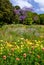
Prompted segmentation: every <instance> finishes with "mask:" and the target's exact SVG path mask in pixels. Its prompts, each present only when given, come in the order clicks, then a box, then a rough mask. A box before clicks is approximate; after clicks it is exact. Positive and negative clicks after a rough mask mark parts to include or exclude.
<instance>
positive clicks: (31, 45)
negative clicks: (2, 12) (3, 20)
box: [0, 24, 44, 65]
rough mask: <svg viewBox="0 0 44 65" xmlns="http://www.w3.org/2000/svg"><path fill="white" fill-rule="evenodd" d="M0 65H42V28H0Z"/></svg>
mask: <svg viewBox="0 0 44 65" xmlns="http://www.w3.org/2000/svg"><path fill="white" fill-rule="evenodd" d="M0 65H44V26H43V25H29V26H28V25H21V24H20V25H19V24H17V25H13V24H12V25H4V26H3V27H2V28H0Z"/></svg>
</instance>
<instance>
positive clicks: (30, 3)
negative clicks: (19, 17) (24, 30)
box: [10, 0, 44, 14]
mask: <svg viewBox="0 0 44 65" xmlns="http://www.w3.org/2000/svg"><path fill="white" fill-rule="evenodd" d="M10 2H11V3H12V5H13V6H16V5H18V6H20V7H21V8H23V7H28V8H33V9H34V11H35V12H36V13H38V14H41V13H44V0H10Z"/></svg>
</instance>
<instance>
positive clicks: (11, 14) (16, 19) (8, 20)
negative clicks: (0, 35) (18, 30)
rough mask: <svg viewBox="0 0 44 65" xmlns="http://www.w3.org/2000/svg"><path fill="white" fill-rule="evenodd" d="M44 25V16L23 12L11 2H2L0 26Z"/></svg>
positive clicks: (0, 2) (0, 4)
mask: <svg viewBox="0 0 44 65" xmlns="http://www.w3.org/2000/svg"><path fill="white" fill-rule="evenodd" d="M17 23H18V24H19V23H20V24H26V25H30V24H43V25H44V14H37V13H34V12H32V9H30V11H29V10H23V9H21V8H20V7H19V6H15V7H13V6H12V4H11V3H10V1H9V0H0V25H4V24H17Z"/></svg>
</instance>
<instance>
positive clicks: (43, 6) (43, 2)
mask: <svg viewBox="0 0 44 65" xmlns="http://www.w3.org/2000/svg"><path fill="white" fill-rule="evenodd" d="M34 1H35V2H36V3H38V4H39V9H38V11H44V0H34Z"/></svg>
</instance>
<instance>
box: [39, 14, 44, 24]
mask: <svg viewBox="0 0 44 65" xmlns="http://www.w3.org/2000/svg"><path fill="white" fill-rule="evenodd" d="M39 16H40V24H44V14H40V15H39Z"/></svg>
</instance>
